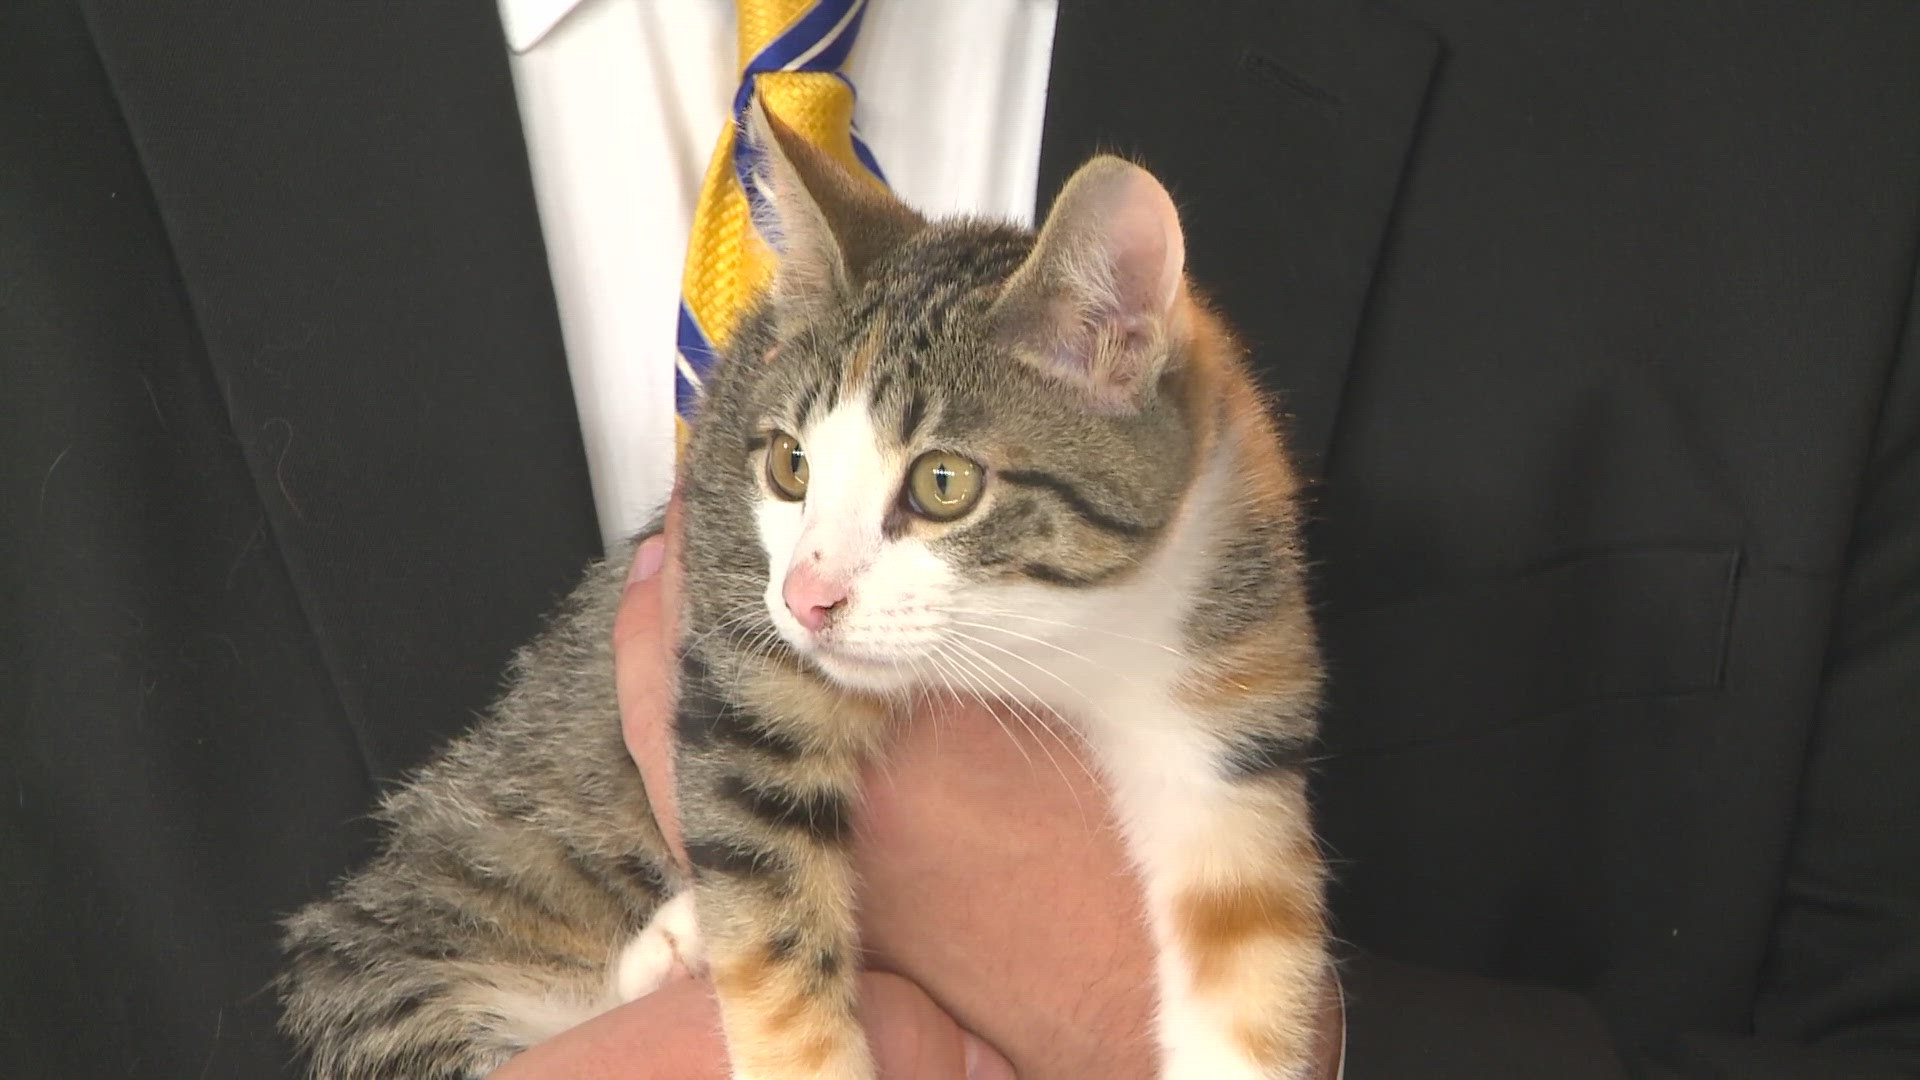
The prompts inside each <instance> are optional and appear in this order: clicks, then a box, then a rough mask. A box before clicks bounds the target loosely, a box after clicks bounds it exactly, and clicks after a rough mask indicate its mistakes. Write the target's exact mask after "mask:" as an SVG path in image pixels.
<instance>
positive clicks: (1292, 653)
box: [1179, 611, 1320, 712]
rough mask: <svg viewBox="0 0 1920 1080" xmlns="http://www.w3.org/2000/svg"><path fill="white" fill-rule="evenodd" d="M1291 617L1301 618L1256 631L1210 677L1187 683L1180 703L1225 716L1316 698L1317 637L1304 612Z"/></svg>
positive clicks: (1226, 654)
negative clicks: (1245, 708) (1247, 708)
mask: <svg viewBox="0 0 1920 1080" xmlns="http://www.w3.org/2000/svg"><path fill="white" fill-rule="evenodd" d="M1288 614H1291V615H1294V616H1295V618H1281V619H1277V620H1275V621H1274V622H1273V623H1270V624H1268V626H1267V627H1266V628H1265V629H1263V630H1255V631H1253V632H1252V636H1250V637H1248V638H1243V639H1241V640H1240V641H1238V642H1236V643H1234V644H1233V645H1232V646H1231V647H1230V648H1228V649H1227V650H1226V651H1225V652H1224V653H1222V654H1221V655H1219V656H1218V657H1216V658H1215V659H1214V660H1213V661H1212V662H1211V663H1209V664H1208V665H1207V666H1206V669H1205V672H1206V673H1205V674H1204V675H1197V676H1195V677H1193V678H1190V679H1188V680H1187V681H1186V682H1185V683H1183V684H1182V685H1181V687H1180V689H1179V698H1180V701H1181V702H1182V703H1183V704H1185V705H1188V706H1190V707H1192V708H1194V709H1197V710H1200V711H1202V712H1219V711H1227V710H1232V709H1235V708H1239V707H1242V706H1245V705H1248V704H1255V703H1263V702H1271V701H1274V700H1276V699H1279V698H1286V697H1294V696H1297V695H1302V694H1309V695H1310V694H1313V693H1315V692H1316V691H1317V690H1318V688H1319V685H1320V661H1319V658H1318V656H1317V654H1316V653H1315V652H1314V649H1313V645H1312V641H1313V635H1312V631H1311V629H1309V628H1306V627H1304V626H1303V625H1301V620H1300V619H1299V618H1298V616H1299V614H1300V612H1298V611H1294V612H1289V613H1288Z"/></svg>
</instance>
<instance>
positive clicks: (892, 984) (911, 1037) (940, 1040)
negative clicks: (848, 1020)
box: [860, 971, 1014, 1080]
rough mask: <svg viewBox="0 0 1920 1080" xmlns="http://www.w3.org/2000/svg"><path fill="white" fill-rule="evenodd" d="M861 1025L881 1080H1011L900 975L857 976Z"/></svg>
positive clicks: (1003, 1066) (1002, 1063) (985, 1049)
mask: <svg viewBox="0 0 1920 1080" xmlns="http://www.w3.org/2000/svg"><path fill="white" fill-rule="evenodd" d="M860 1019H861V1022H862V1023H863V1024H865V1025H866V1029H867V1040H868V1042H869V1043H870V1044H871V1045H872V1047H873V1055H874V1059H875V1063H876V1064H877V1065H878V1067H879V1074H880V1078H881V1080H1014V1074H1013V1066H1012V1065H1010V1064H1009V1063H1008V1062H1007V1059H1006V1058H1004V1057H1002V1056H1001V1055H1000V1053H999V1051H997V1050H995V1049H993V1048H992V1047H990V1046H988V1045H987V1044H986V1043H985V1042H983V1041H981V1040H980V1039H978V1038H976V1037H974V1036H973V1035H971V1034H969V1033H968V1032H966V1031H965V1030H963V1029H962V1028H961V1027H960V1025H959V1024H958V1023H956V1022H955V1021H954V1019H953V1018H952V1017H950V1016H948V1015H947V1014H946V1011H945V1010H943V1009H941V1008H940V1006H939V1005H937V1004H935V1003H934V1000H933V999H932V998H930V997H928V996H927V994H926V991H924V990H921V989H920V988H919V987H918V986H916V985H914V984H913V983H911V982H909V981H908V980H906V979H903V978H901V977H900V976H898V975H891V974H887V973H885V972H878V971H871V972H868V973H866V974H865V975H863V976H861V979H860Z"/></svg>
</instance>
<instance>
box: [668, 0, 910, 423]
mask: <svg viewBox="0 0 1920 1080" xmlns="http://www.w3.org/2000/svg"><path fill="white" fill-rule="evenodd" d="M737 7H738V11H739V42H740V89H739V91H738V92H737V93H735V94H734V98H733V123H731V124H728V125H727V127H726V130H724V131H722V132H721V133H720V144H719V145H718V146H716V147H715V148H714V151H713V159H712V161H711V162H710V163H709V164H708V165H707V175H706V180H705V181H704V182H703V183H702V185H701V188H700V201H699V203H698V204H697V205H696V206H695V208H694V213H693V232H692V235H691V236H690V237H689V239H688V242H687V265H686V270H685V272H684V273H683V274H682V276H681V288H680V326H679V335H678V339H679V352H678V355H677V356H676V357H675V379H674V407H675V410H676V411H677V412H678V414H679V420H678V426H679V429H680V436H681V442H682V443H683V444H684V442H685V438H686V424H687V421H688V420H689V419H690V418H691V417H692V416H693V413H694V409H695V408H696V407H697V406H698V403H699V396H700V388H701V385H702V382H703V381H704V380H705V379H706V376H707V372H708V371H709V370H710V369H711V368H712V366H713V361H714V356H715V355H716V354H717V353H718V352H719V351H720V350H722V349H724V348H726V344H727V339H728V337H729V336H730V335H731V334H732V332H733V328H734V324H735V323H736V322H737V321H738V319H739V317H740V315H741V314H742V313H743V312H744V311H745V310H746V308H747V306H748V304H750V303H751V302H752V300H753V298H754V297H755V296H756V295H757V294H758V293H759V292H760V291H761V290H762V289H764V288H765V287H766V285H767V283H768V281H769V280H770V279H771V277H772V273H773V265H774V255H773V252H772V251H771V250H769V248H768V247H767V244H766V242H765V241H764V240H763V239H762V238H761V237H760V236H759V235H758V234H757V233H756V232H755V229H754V224H753V223H754V218H755V210H756V208H757V206H758V204H759V203H760V202H761V201H762V200H763V198H764V196H763V195H762V194H761V192H760V191H759V190H758V189H757V187H756V185H755V181H754V168H753V157H752V155H753V152H754V150H753V147H752V146H750V145H749V144H748V142H747V140H746V139H745V138H744V137H743V135H742V132H743V131H744V127H745V123H746V115H747V109H748V107H749V106H750V105H751V104H752V102H753V99H754V95H756V94H758V95H759V98H760V101H761V104H762V105H763V106H764V107H765V108H766V109H767V111H769V112H770V113H772V114H773V115H774V116H776V117H778V118H779V119H780V120H782V121H784V122H785V123H786V125H787V126H788V127H790V128H792V129H793V130H794V131H795V132H797V133H798V134H799V135H800V136H801V137H802V138H804V139H806V140H807V141H808V142H810V143H812V144H813V145H814V146H816V147H818V148H820V149H821V150H824V151H825V152H826V153H828V154H829V155H831V156H832V157H834V158H836V159H837V160H839V161H840V163H841V164H842V165H845V166H847V167H848V168H849V169H850V170H851V171H853V173H854V174H855V175H860V174H861V173H863V172H864V173H865V174H866V175H869V176H872V177H873V178H874V180H875V182H876V183H881V184H884V183H885V182H886V178H885V177H884V176H882V175H881V173H880V166H879V164H878V163H877V162H875V161H874V159H873V154H872V153H871V152H870V151H869V150H868V149H867V147H866V145H865V144H864V143H862V142H861V141H860V137H859V135H858V133H856V132H855V131H854V130H853V101H854V90H853V84H852V83H851V82H848V81H847V78H846V76H844V75H842V74H840V70H839V69H840V65H841V64H842V63H844V62H845V61H846V58H847V53H848V51H849V50H850V49H852V48H853V39H854V35H855V34H856V33H858V32H859V30H860V18H861V15H862V13H863V12H864V10H865V8H866V0H737Z"/></svg>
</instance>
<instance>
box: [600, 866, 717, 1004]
mask: <svg viewBox="0 0 1920 1080" xmlns="http://www.w3.org/2000/svg"><path fill="white" fill-rule="evenodd" d="M676 963H677V964H679V965H680V966H682V967H684V968H686V969H687V970H688V971H689V972H692V973H694V974H704V973H705V972H706V963H707V954H706V946H705V944H704V943H703V942H702V941H701V940H700V924H699V922H698V921H697V920H696V919H695V917H694V908H693V890H692V889H691V888H687V889H682V890H681V891H680V892H678V893H675V894H674V896H673V898H672V899H671V900H668V901H667V902H666V903H664V904H661V905H660V909H659V910H658V911H655V912H654V913H653V918H652V919H651V920H649V921H648V922H647V925H646V928H645V929H643V930H641V931H640V932H639V933H638V934H635V935H634V936H633V940H632V941H629V942H627V944H626V945H625V946H624V947H623V948H622V949H621V950H620V955H619V956H617V957H615V958H614V962H613V969H612V971H611V972H610V973H609V974H610V977H611V979H612V982H613V996H614V1000H616V1001H620V1002H628V1001H633V1000H635V999H638V998H643V997H646V996H647V995H648V994H651V993H653V992H654V991H655V990H658V989H660V984H661V983H664V982H666V981H667V976H669V975H671V974H672V973H673V965H675V964H676Z"/></svg>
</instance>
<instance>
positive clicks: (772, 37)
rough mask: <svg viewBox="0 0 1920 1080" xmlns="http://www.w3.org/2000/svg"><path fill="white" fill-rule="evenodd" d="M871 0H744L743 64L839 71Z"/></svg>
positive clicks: (752, 70) (746, 70) (744, 69)
mask: <svg viewBox="0 0 1920 1080" xmlns="http://www.w3.org/2000/svg"><path fill="white" fill-rule="evenodd" d="M866 6H867V0H738V14H739V30H740V32H739V39H740V70H741V74H742V75H743V76H747V75H760V74H765V73H767V72H773V71H838V70H840V66H841V65H842V64H844V63H846V60H847V53H848V52H849V51H851V50H852V48H853V40H854V38H855V36H857V35H858V34H859V32H860V18H861V16H862V14H864V12H865V11H866Z"/></svg>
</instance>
